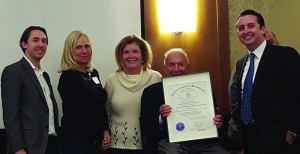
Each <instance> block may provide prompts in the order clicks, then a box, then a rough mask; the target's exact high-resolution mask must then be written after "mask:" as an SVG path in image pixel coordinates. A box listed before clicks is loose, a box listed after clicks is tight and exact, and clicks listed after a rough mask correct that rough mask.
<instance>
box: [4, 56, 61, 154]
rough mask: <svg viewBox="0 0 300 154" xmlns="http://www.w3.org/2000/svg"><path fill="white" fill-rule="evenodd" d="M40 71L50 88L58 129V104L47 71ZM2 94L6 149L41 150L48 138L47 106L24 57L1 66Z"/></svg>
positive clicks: (43, 149)
mask: <svg viewBox="0 0 300 154" xmlns="http://www.w3.org/2000/svg"><path fill="white" fill-rule="evenodd" d="M43 75H44V77H45V79H46V82H47V84H48V86H49V88H50V92H51V99H52V102H53V111H54V122H55V130H56V133H58V107H57V104H56V101H55V98H54V95H53V89H52V86H51V83H50V78H49V75H48V74H47V73H46V72H44V74H43ZM1 95H2V106H3V120H4V126H5V129H6V133H7V138H8V153H13V152H16V151H17V150H20V149H26V151H27V153H31V154H41V153H44V152H45V150H46V146H47V141H48V125H49V110H48V106H47V102H46V98H45V96H44V93H43V90H42V87H41V85H40V83H39V81H38V78H37V76H36V75H35V73H34V70H33V69H32V67H31V66H30V64H29V63H28V61H27V60H26V59H25V58H22V59H21V60H20V61H18V62H16V63H14V64H12V65H9V66H7V67H5V68H4V70H3V72H2V77H1Z"/></svg>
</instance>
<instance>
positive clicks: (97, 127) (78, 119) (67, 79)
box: [58, 69, 109, 154]
mask: <svg viewBox="0 0 300 154" xmlns="http://www.w3.org/2000/svg"><path fill="white" fill-rule="evenodd" d="M58 92H59V94H60V96H61V99H62V109H63V117H62V120H61V148H62V153H63V154H94V153H99V146H100V143H101V141H102V138H103V131H104V130H109V128H108V120H107V112H106V109H105V101H106V97H107V96H106V92H105V90H104V89H103V87H102V84H101V82H100V79H99V74H98V71H97V70H96V69H94V70H93V72H91V73H82V72H79V71H76V70H67V71H64V72H62V74H61V76H60V79H59V84H58Z"/></svg>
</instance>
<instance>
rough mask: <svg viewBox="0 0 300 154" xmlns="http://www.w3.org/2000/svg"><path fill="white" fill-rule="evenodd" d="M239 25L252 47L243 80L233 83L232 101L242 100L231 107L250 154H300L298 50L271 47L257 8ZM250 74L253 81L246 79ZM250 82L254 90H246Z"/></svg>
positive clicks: (243, 62)
mask: <svg viewBox="0 0 300 154" xmlns="http://www.w3.org/2000/svg"><path fill="white" fill-rule="evenodd" d="M236 27H237V33H238V37H239V40H240V41H241V42H242V43H243V44H244V45H245V46H246V47H247V49H248V54H247V55H245V56H244V57H243V58H242V59H240V60H238V62H237V64H236V71H235V74H234V75H235V76H236V78H237V80H236V82H233V83H232V85H231V87H232V88H233V89H232V90H231V97H234V98H236V100H237V103H235V104H232V105H231V106H232V118H233V120H234V121H235V122H236V123H237V124H238V125H239V127H240V128H241V131H242V138H243V146H244V153H245V154H277V153H278V154H283V153H284V154H290V153H293V154H299V153H300V151H299V139H298V135H299V134H300V123H299V122H298V121H299V117H300V112H299V111H300V57H299V54H298V52H297V51H296V50H295V49H293V48H290V47H283V46H274V45H272V44H270V43H267V42H266V38H265V32H266V26H265V23H264V19H263V17H262V16H261V14H259V13H257V12H255V11H253V10H245V11H243V12H241V13H240V16H239V18H238V21H237V25H236ZM253 54H254V56H252V57H254V60H252V59H251V60H250V55H253ZM251 61H254V63H252V62H251ZM252 66H253V67H252ZM249 68H251V69H249ZM252 68H253V69H252ZM248 70H249V72H252V73H248ZM250 70H252V71H250ZM247 74H253V78H252V79H251V80H247V79H245V78H247V77H248V75H247ZM245 81H251V82H250V83H251V86H252V88H249V89H248V87H246V86H244V85H249V83H248V82H247V83H246V82H245ZM245 89H248V90H247V91H245ZM249 92H250V95H249ZM248 96H249V99H244V98H246V97H248ZM248 100H249V101H248ZM247 102H248V104H249V108H248V109H246V107H247ZM248 119H249V120H248Z"/></svg>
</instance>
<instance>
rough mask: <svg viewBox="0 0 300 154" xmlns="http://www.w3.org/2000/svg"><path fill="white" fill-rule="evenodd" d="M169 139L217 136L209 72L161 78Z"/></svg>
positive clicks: (176, 140) (184, 139) (185, 139)
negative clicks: (166, 108) (168, 107)
mask: <svg viewBox="0 0 300 154" xmlns="http://www.w3.org/2000/svg"><path fill="white" fill-rule="evenodd" d="M162 82H163V88H164V98H165V104H168V105H170V106H171V107H172V112H171V113H170V115H169V116H168V117H167V125H168V133H169V140H170V142H181V141H188V140H197V139H205V138H214V137H218V132H217V127H216V126H215V125H214V124H213V117H214V116H215V110H214V102H213V96H212V90H211V82H210V75H209V72H203V73H196V74H190V75H181V76H173V77H166V78H163V79H162Z"/></svg>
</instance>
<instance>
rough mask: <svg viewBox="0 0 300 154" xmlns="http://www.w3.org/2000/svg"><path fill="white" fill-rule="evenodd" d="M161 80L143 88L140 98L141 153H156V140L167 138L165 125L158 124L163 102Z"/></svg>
mask: <svg viewBox="0 0 300 154" xmlns="http://www.w3.org/2000/svg"><path fill="white" fill-rule="evenodd" d="M164 103H165V101H164V94H163V87H162V82H158V83H155V84H152V85H150V86H149V87H147V88H145V89H144V91H143V94H142V100H141V115H140V125H141V132H142V141H143V150H142V153H143V154H157V153H158V142H159V141H160V140H161V139H164V138H167V129H166V128H167V125H166V124H165V123H164V125H163V127H162V130H161V127H160V126H159V115H160V113H159V107H160V106H161V105H162V104H164Z"/></svg>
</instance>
